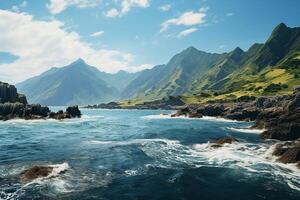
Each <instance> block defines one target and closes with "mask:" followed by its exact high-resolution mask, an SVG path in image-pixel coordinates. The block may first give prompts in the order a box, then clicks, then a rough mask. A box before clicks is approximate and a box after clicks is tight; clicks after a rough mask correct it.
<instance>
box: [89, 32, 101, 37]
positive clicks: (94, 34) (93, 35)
mask: <svg viewBox="0 0 300 200" xmlns="http://www.w3.org/2000/svg"><path fill="white" fill-rule="evenodd" d="M103 34H104V31H98V32H95V33H92V34H91V35H90V36H91V37H100V36H101V35H103Z"/></svg>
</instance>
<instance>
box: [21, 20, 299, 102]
mask: <svg viewBox="0 0 300 200" xmlns="http://www.w3.org/2000/svg"><path fill="white" fill-rule="evenodd" d="M299 66H300V28H299V27H295V28H290V27H288V26H286V25H285V24H283V23H281V24H279V25H278V26H276V27H275V28H274V30H273V31H272V33H271V34H270V37H269V38H268V39H267V40H266V42H265V43H255V44H253V45H252V46H251V47H249V49H248V50H247V51H244V50H242V49H241V48H240V47H236V48H235V49H234V50H232V51H231V52H226V53H207V52H204V51H201V50H198V49H196V48H195V47H193V46H190V47H188V48H186V49H184V50H183V51H181V52H179V53H178V54H176V55H174V56H173V57H172V58H171V59H170V60H169V62H168V63H166V64H163V65H157V66H154V67H153V68H152V69H146V70H143V71H140V72H137V73H128V72H125V71H119V72H118V73H115V74H109V73H105V72H101V71H99V70H98V69H97V68H95V67H91V66H89V65H87V64H86V63H85V62H84V60H82V59H78V60H77V61H75V62H73V63H72V64H70V65H68V66H65V67H63V68H51V69H50V70H49V71H47V72H45V73H42V74H41V75H40V76H37V77H33V78H32V79H29V80H27V81H25V82H23V83H21V84H17V87H20V91H21V92H23V93H26V92H28V93H29V95H28V94H27V96H28V97H29V101H31V100H33V101H34V102H36V101H38V100H40V98H36V97H35V96H36V95H37V96H38V94H37V91H36V90H35V89H34V88H33V87H34V85H37V84H38V85H46V86H47V87H50V85H52V90H50V91H49V90H46V91H48V92H46V93H45V91H44V90H43V91H42V92H43V93H44V94H45V95H49V93H50V94H53V93H55V91H56V92H57V91H60V90H57V89H55V87H54V88H53V83H52V84H50V85H49V83H39V81H40V80H41V79H45V77H51V76H53V74H58V73H60V72H61V71H62V69H64V68H66V67H69V68H70V67H73V68H74V67H75V68H76V67H77V68H78V69H77V70H79V71H80V74H81V75H84V76H85V77H88V78H89V80H90V79H91V82H89V84H91V85H90V87H91V88H93V85H97V87H96V88H94V90H101V92H99V91H93V90H90V89H89V88H85V90H86V91H89V92H88V94H86V95H83V96H84V98H88V96H89V95H90V96H92V97H93V93H94V92H95V93H97V95H95V96H94V97H93V98H89V99H93V102H96V103H103V102H107V101H112V100H113V101H120V100H124V99H133V100H134V101H132V102H136V101H140V102H142V101H153V100H159V99H163V98H165V97H168V96H189V97H188V98H189V99H191V97H192V99H193V101H192V103H197V102H199V101H200V100H199V98H200V99H201V98H202V97H201V94H202V93H203V92H205V93H207V94H209V95H210V96H212V94H217V93H218V94H220V95H216V97H212V98H211V99H210V100H218V99H222V98H223V99H228V98H232V99H234V98H239V97H240V96H243V95H253V96H256V95H265V94H272V93H276V92H282V93H284V92H288V91H291V90H292V87H293V85H295V84H300V80H299V76H298V74H299V73H300V71H299ZM82 67H85V68H82ZM82 69H85V70H82ZM86 71H89V72H90V73H88V74H86ZM65 72H66V74H67V73H70V72H68V71H65ZM91 74H93V75H91ZM69 76H70V74H69ZM61 77H64V78H66V77H65V76H64V75H62V74H61ZM77 78H78V79H80V75H79V74H78V77H77ZM25 83H26V84H25ZM24 85H27V86H26V87H27V90H25V89H26V87H24ZM47 87H46V88H47ZM79 87H82V86H80V85H79ZM38 88H39V86H38ZM97 88H99V89H97ZM270 88H271V89H270ZM272 88H273V89H272ZM274 88H276V89H274ZM65 89H66V90H68V89H69V88H65ZM32 91H35V92H32ZM81 92H83V91H82V90H81ZM61 93H63V92H61ZM77 96H78V94H77ZM79 96H80V95H79ZM213 96H214V95H213ZM57 98H59V97H58V96H57ZM69 98H75V97H74V96H73V97H72V95H70V96H69ZM82 98H83V97H82ZM82 98H81V97H80V98H79V97H78V99H82ZM97 99H98V100H97ZM195 99H196V101H195ZM97 101H98V102H97ZM42 102H45V101H42ZM66 102H67V103H73V102H76V103H78V101H72V100H70V101H66ZM90 102H91V101H87V100H81V101H79V103H82V104H84V103H90ZM45 103H47V102H45ZM60 103H62V102H60Z"/></svg>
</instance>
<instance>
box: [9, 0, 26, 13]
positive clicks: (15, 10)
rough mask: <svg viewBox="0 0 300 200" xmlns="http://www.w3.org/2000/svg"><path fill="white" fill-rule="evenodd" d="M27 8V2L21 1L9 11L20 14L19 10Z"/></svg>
mask: <svg viewBox="0 0 300 200" xmlns="http://www.w3.org/2000/svg"><path fill="white" fill-rule="evenodd" d="M26 6H27V1H23V2H22V3H20V4H19V5H14V6H13V7H12V8H11V10H12V11H14V12H20V9H21V8H25V7H26Z"/></svg>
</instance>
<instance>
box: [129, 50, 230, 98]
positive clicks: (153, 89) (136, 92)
mask: <svg viewBox="0 0 300 200" xmlns="http://www.w3.org/2000/svg"><path fill="white" fill-rule="evenodd" d="M225 56H226V54H211V53H206V52H203V51H199V50H197V49H196V48H194V47H190V48H188V49H186V50H184V51H182V52H181V53H179V54H177V55H175V56H174V57H173V58H172V59H171V60H170V61H169V62H168V64H166V65H159V66H156V67H154V68H153V69H150V70H145V71H143V72H142V73H141V74H140V75H139V76H138V77H137V78H136V79H135V80H133V81H132V82H131V83H130V84H129V86H128V87H127V88H125V90H124V91H123V97H134V98H142V99H146V100H148V99H149V100H151V99H160V98H163V97H166V96H170V95H172V96H176V95H180V94H183V93H185V92H188V91H189V87H190V84H191V83H192V82H193V81H194V80H195V79H197V78H198V77H200V76H202V75H204V74H205V73H206V72H207V71H208V69H209V68H210V66H213V65H215V64H216V63H218V62H220V61H221V60H222V59H224V57H225Z"/></svg>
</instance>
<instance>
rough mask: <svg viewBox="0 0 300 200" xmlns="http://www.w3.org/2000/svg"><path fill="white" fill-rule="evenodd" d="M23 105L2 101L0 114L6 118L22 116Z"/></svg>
mask: <svg viewBox="0 0 300 200" xmlns="http://www.w3.org/2000/svg"><path fill="white" fill-rule="evenodd" d="M24 110H25V106H24V104H22V103H4V104H0V116H2V117H4V118H6V119H12V118H22V117H23V115H24Z"/></svg>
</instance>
